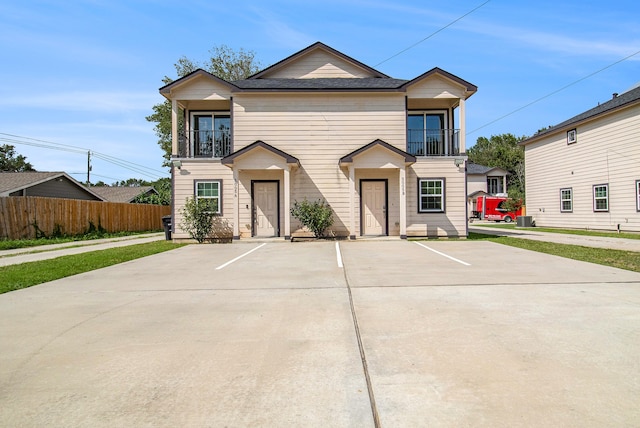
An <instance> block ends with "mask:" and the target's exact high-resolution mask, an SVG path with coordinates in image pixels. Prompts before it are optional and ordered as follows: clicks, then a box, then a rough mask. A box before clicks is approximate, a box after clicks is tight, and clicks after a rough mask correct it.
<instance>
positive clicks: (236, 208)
mask: <svg viewBox="0 0 640 428" xmlns="http://www.w3.org/2000/svg"><path fill="white" fill-rule="evenodd" d="M239 174H240V172H239V171H238V168H236V167H235V166H234V167H233V239H234V240H238V239H240V180H238V175H239Z"/></svg>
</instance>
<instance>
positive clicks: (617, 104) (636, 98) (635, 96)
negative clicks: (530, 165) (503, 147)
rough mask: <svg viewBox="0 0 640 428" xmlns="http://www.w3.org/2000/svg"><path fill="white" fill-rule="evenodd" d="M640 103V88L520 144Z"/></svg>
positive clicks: (521, 143) (615, 97)
mask: <svg viewBox="0 0 640 428" xmlns="http://www.w3.org/2000/svg"><path fill="white" fill-rule="evenodd" d="M637 102H640V86H638V87H636V88H633V89H631V90H629V91H627V92H625V93H623V94H620V95H618V96H614V97H613V98H612V99H611V100H609V101H607V102H606V103H602V104H600V105H598V106H596V107H594V108H592V109H589V110H587V111H585V112H584V113H580V114H579V115H577V116H574V117H572V118H571V119H568V120H565V121H564V122H561V123H559V124H557V125H555V126H552V127H550V128H547V129H545V130H544V131H542V132H539V133H537V134H534V135H533V136H531V137H530V138H527V139H526V140H523V141H521V142H520V143H519V144H520V145H524V144H527V143H530V142H532V141H533V140H537V139H538V138H540V137H543V136H545V135H549V134H553V133H554V132H557V131H560V130H562V129H566V128H569V127H572V126H573V125H577V124H578V123H580V122H583V121H585V120H587V119H591V118H593V117H596V116H599V115H601V114H604V113H608V112H610V111H613V110H616V109H619V108H622V107H624V106H626V105H629V104H635V103H637Z"/></svg>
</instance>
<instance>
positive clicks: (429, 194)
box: [418, 178, 444, 213]
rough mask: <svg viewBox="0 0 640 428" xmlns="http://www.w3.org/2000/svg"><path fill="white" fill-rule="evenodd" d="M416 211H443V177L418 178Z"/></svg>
mask: <svg viewBox="0 0 640 428" xmlns="http://www.w3.org/2000/svg"><path fill="white" fill-rule="evenodd" d="M418 197H419V201H418V211H419V212H421V213H441V212H444V179H443V178H421V179H419V180H418Z"/></svg>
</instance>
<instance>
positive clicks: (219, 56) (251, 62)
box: [146, 45, 261, 167]
mask: <svg viewBox="0 0 640 428" xmlns="http://www.w3.org/2000/svg"><path fill="white" fill-rule="evenodd" d="M209 54H210V58H209V59H208V60H206V61H204V62H197V61H193V60H191V59H189V58H187V57H185V56H182V57H180V59H178V61H177V62H176V63H175V64H174V65H173V66H174V67H175V69H176V74H177V75H178V78H180V77H184V76H186V75H187V74H189V73H192V72H194V71H195V70H197V69H199V68H201V69H203V70H206V71H208V72H209V73H211V74H214V75H215V76H217V77H219V78H221V79H224V80H226V81H228V82H231V81H234V80H240V79H245V78H247V77H249V76H250V75H252V74H255V73H257V72H258V71H260V68H261V64H260V62H259V61H257V60H256V54H255V52H253V51H245V50H244V49H242V48H241V49H239V50H237V51H235V50H233V49H232V48H230V47H228V46H226V45H220V46H214V47H213V48H211V49H210V50H209ZM173 80H174V79H172V78H170V77H168V76H165V77H164V78H163V79H162V83H163V84H165V85H168V84H169V83H171V82H173ZM152 109H153V114H151V115H149V116H147V117H146V119H147V120H148V121H149V122H153V123H155V124H156V125H155V126H154V131H155V132H156V135H157V136H158V145H159V146H160V147H161V148H162V151H163V152H164V155H163V157H164V162H163V166H167V167H168V166H170V160H171V102H170V101H169V100H166V101H165V102H163V103H160V104H156V105H154V106H153V107H152ZM178 117H180V118H182V114H179V115H178ZM180 125H182V124H180Z"/></svg>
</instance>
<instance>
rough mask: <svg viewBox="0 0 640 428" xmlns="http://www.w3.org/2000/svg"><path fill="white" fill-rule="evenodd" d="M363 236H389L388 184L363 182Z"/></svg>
mask: <svg viewBox="0 0 640 428" xmlns="http://www.w3.org/2000/svg"><path fill="white" fill-rule="evenodd" d="M360 185H361V189H362V191H361V197H362V211H361V212H362V231H361V233H362V234H363V235H386V234H387V182H386V181H361V182H360Z"/></svg>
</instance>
